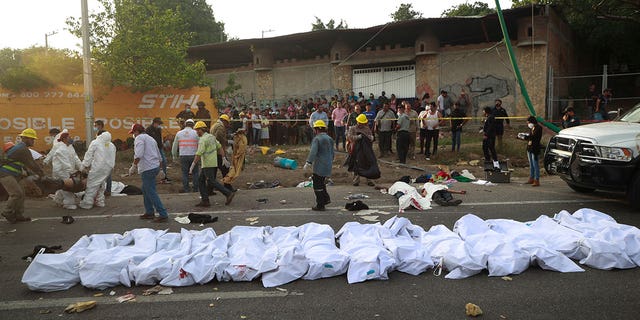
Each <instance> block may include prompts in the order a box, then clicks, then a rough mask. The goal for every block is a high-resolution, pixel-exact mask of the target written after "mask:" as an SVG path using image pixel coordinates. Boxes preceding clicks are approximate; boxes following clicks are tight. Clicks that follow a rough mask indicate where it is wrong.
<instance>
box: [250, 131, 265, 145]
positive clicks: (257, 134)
mask: <svg viewBox="0 0 640 320" xmlns="http://www.w3.org/2000/svg"><path fill="white" fill-rule="evenodd" d="M251 130H253V144H254V145H256V146H257V145H259V144H260V134H261V133H262V129H256V128H253V129H251Z"/></svg>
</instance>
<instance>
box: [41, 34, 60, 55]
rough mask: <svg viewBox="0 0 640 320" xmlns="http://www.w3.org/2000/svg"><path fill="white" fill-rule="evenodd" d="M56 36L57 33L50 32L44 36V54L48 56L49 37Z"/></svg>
mask: <svg viewBox="0 0 640 320" xmlns="http://www.w3.org/2000/svg"><path fill="white" fill-rule="evenodd" d="M55 34H58V31H51V32H49V33H45V34H44V49H45V51H44V54H45V55H47V54H49V37H50V36H52V35H55Z"/></svg>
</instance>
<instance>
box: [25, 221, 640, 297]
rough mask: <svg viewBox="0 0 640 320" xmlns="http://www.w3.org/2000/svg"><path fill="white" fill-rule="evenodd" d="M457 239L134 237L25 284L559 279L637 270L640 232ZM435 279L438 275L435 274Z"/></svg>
mask: <svg viewBox="0 0 640 320" xmlns="http://www.w3.org/2000/svg"><path fill="white" fill-rule="evenodd" d="M455 231H456V232H457V233H455V232H453V231H452V230H450V229H448V228H447V227H445V226H443V225H436V226H433V227H431V228H430V229H429V231H426V232H425V231H424V229H423V228H422V227H420V226H417V225H413V224H411V222H410V221H409V220H408V219H406V218H402V217H397V216H396V217H393V218H391V219H389V220H388V221H387V222H386V223H385V224H384V226H382V225H380V224H378V223H376V224H360V223H356V222H348V223H347V224H345V225H344V226H343V227H342V229H340V231H339V232H338V234H337V236H338V237H339V242H340V245H341V246H340V248H338V247H337V246H336V240H335V237H336V234H335V233H334V231H333V229H332V228H331V227H330V226H328V225H321V224H317V223H307V224H305V225H302V226H300V227H275V228H272V227H248V226H238V227H234V228H233V229H232V230H230V231H229V232H226V233H224V234H222V235H220V236H217V235H216V233H215V231H214V230H213V229H211V228H208V229H204V230H199V231H197V230H186V229H182V230H181V232H180V233H169V232H167V231H166V230H164V231H163V230H151V229H134V230H131V231H128V232H125V233H124V234H122V235H121V234H94V235H91V236H83V237H82V238H80V239H79V240H78V241H77V242H76V244H74V245H73V246H72V247H71V248H69V250H67V251H66V252H64V253H60V254H39V255H37V256H36V257H35V259H34V260H33V261H32V262H31V264H30V265H29V267H28V268H27V270H26V271H25V273H24V275H23V277H22V282H23V283H25V284H26V285H27V286H28V287H29V289H31V290H34V291H47V292H48V291H58V290H66V289H68V288H71V287H72V286H74V285H76V284H78V283H82V284H83V285H84V286H87V287H89V288H95V289H104V288H107V287H112V286H116V285H119V284H122V285H125V286H130V285H131V284H132V283H135V284H138V285H153V284H157V283H160V284H164V285H168V286H187V285H194V284H196V283H198V284H204V283H208V282H210V281H212V280H213V279H217V280H218V281H230V280H234V281H251V280H253V279H255V278H257V277H259V276H260V275H262V281H263V285H264V286H265V287H270V286H276V285H280V284H284V283H287V282H289V281H293V280H295V279H298V278H302V279H308V280H312V279H319V278H325V277H333V276H336V275H341V274H344V273H345V272H347V279H348V281H349V283H354V282H360V281H365V280H369V279H387V277H388V272H390V271H392V270H399V271H402V272H406V273H409V274H419V273H421V272H424V271H426V270H427V269H429V268H432V267H434V265H435V267H434V268H435V269H436V271H438V270H440V267H442V269H444V270H445V271H448V274H446V275H445V278H448V279H461V278H466V277H469V276H472V275H474V274H477V273H479V272H480V271H482V270H483V269H485V268H487V269H488V270H489V274H490V275H506V274H511V273H514V274H515V273H519V272H522V271H524V270H525V269H526V268H528V267H529V265H530V264H535V265H538V266H540V267H541V268H543V269H547V270H555V271H560V272H578V271H582V269H581V268H580V267H578V266H577V265H576V264H575V263H574V262H573V261H571V260H570V259H574V260H580V263H582V264H585V265H587V266H590V267H593V268H598V269H612V268H619V269H625V268H633V267H635V266H637V265H638V260H639V258H640V240H639V239H640V230H639V229H638V228H636V227H633V226H629V225H624V224H619V223H617V222H616V221H615V220H614V219H613V218H612V217H610V216H608V215H606V214H604V213H602V212H598V211H595V210H591V209H580V210H578V211H576V212H575V213H574V214H569V213H568V212H566V211H561V212H559V213H558V214H556V215H555V216H554V218H550V217H548V216H540V217H539V218H537V219H536V220H535V221H531V222H526V223H523V222H517V221H514V220H506V219H493V220H487V221H483V220H482V219H480V218H479V217H477V216H474V215H466V216H464V217H462V218H461V219H460V220H458V221H457V222H456V225H455ZM434 273H437V272H434Z"/></svg>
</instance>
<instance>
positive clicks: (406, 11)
mask: <svg viewBox="0 0 640 320" xmlns="http://www.w3.org/2000/svg"><path fill="white" fill-rule="evenodd" d="M391 18H392V19H393V21H405V20H412V19H420V18H422V12H419V11H415V10H413V5H412V4H411V3H401V4H400V6H399V7H398V9H397V10H396V12H394V13H392V14H391Z"/></svg>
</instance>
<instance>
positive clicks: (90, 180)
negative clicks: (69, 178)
mask: <svg viewBox="0 0 640 320" xmlns="http://www.w3.org/2000/svg"><path fill="white" fill-rule="evenodd" d="M115 164H116V146H115V145H113V143H111V134H110V133H109V132H107V131H101V132H98V136H97V137H96V139H95V140H93V141H91V144H89V149H87V152H86V153H85V154H84V160H83V161H82V171H86V170H89V175H88V177H87V188H86V189H85V192H84V198H82V201H81V202H80V208H83V209H91V208H93V205H94V204H95V205H96V206H98V207H104V206H105V203H104V189H105V187H106V180H107V177H109V175H111V171H112V170H113V166H114V165H115Z"/></svg>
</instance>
